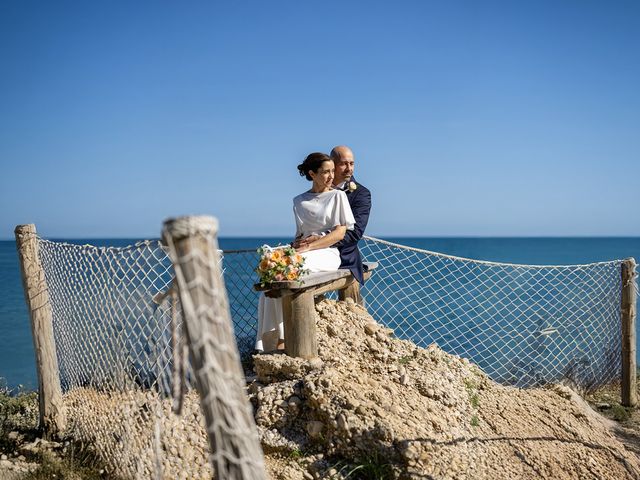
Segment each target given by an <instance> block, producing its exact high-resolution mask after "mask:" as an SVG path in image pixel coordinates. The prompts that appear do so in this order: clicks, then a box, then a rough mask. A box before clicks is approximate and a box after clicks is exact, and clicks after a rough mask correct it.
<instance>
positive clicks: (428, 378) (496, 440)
mask: <svg viewBox="0 0 640 480" xmlns="http://www.w3.org/2000/svg"><path fill="white" fill-rule="evenodd" d="M316 311H317V314H318V316H317V326H318V335H319V338H318V341H319V358H318V359H316V360H313V361H304V360H301V359H296V358H290V357H287V356H285V355H257V356H255V357H254V360H255V372H256V378H255V380H254V381H253V382H252V383H251V384H250V386H249V393H250V397H251V401H252V402H253V405H254V407H255V418H256V423H257V425H258V428H259V430H260V433H261V439H262V444H263V448H264V450H265V454H266V457H267V465H268V468H269V471H270V474H271V476H272V477H273V478H282V479H285V478H287V479H288V478H314V477H315V478H326V477H330V476H334V477H335V478H340V476H346V473H347V472H349V471H351V470H353V468H355V467H356V466H358V465H360V467H361V468H378V469H381V470H380V471H384V472H385V473H384V474H385V475H386V476H387V477H388V478H394V477H396V478H443V479H444V478H469V479H472V478H473V479H492V480H494V479H513V478H524V479H526V478H531V479H540V478H548V479H560V478H575V479H583V478H593V479H616V480H619V479H624V478H629V479H632V478H640V463H639V462H638V459H637V457H635V455H634V454H632V453H630V452H628V451H627V450H626V449H625V447H624V446H623V445H622V444H621V443H619V442H618V441H617V440H616V439H615V438H614V437H613V436H612V434H611V433H610V432H609V430H608V428H607V425H606V424H605V423H604V420H603V419H602V418H601V417H600V416H599V415H597V414H595V412H593V411H592V410H590V408H589V407H588V406H587V405H586V404H585V403H584V402H582V401H580V400H579V399H577V398H575V396H574V395H573V394H572V392H571V390H569V389H568V388H567V387H563V386H553V387H549V388H544V389H530V390H521V389H517V388H513V387H506V386H502V385H498V384H496V383H494V382H493V381H491V379H489V378H488V377H487V376H486V375H485V374H484V373H483V372H482V371H481V370H480V369H479V368H478V367H477V366H475V365H474V364H472V363H470V362H469V361H468V360H466V359H464V358H459V357H456V356H454V355H449V354H447V353H445V352H443V351H442V350H440V349H439V348H438V347H437V346H436V345H431V346H430V347H429V348H419V347H417V346H416V345H415V344H413V343H411V342H409V341H404V340H399V339H397V338H395V337H394V336H393V332H392V331H391V330H389V329H387V328H384V327H382V326H380V325H378V324H377V323H376V322H375V321H374V319H373V318H372V317H371V316H370V315H369V314H368V313H367V312H366V311H365V310H364V309H362V308H361V307H359V306H357V305H355V304H354V303H352V302H334V301H331V300H323V301H321V302H319V303H318V304H317V305H316ZM292 458H293V459H296V460H295V461H291V459H292ZM277 459H280V460H277ZM282 459H287V461H283V460H282Z"/></svg>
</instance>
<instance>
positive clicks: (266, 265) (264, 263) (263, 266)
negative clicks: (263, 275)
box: [258, 258, 269, 272]
mask: <svg viewBox="0 0 640 480" xmlns="http://www.w3.org/2000/svg"><path fill="white" fill-rule="evenodd" d="M258 268H259V269H260V270H261V271H263V272H265V271H266V270H267V269H268V268H269V259H267V258H263V259H262V261H261V262H260V266H258Z"/></svg>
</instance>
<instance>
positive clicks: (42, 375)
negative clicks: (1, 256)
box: [14, 224, 66, 438]
mask: <svg viewBox="0 0 640 480" xmlns="http://www.w3.org/2000/svg"><path fill="white" fill-rule="evenodd" d="M14 233H15V236H16V247H17V248H18V258H19V261H20V271H21V273H22V287H23V289H24V296H25V300H26V302H27V309H28V310H29V317H30V319H31V334H32V336H33V347H34V350H35V354H36V369H37V373H38V398H39V406H40V425H39V428H40V429H41V430H42V431H43V434H44V436H45V437H46V438H54V437H57V436H60V435H61V434H62V433H63V432H64V429H65V423H66V418H65V411H64V405H63V402H62V389H61V388H60V375H59V370H58V357H57V356H56V346H55V339H54V337H53V313H52V310H51V303H50V302H49V290H48V288H47V282H46V279H45V276H44V270H43V268H42V265H41V263H40V256H39V254H38V238H37V236H36V226H35V225H33V224H29V225H18V226H17V227H16V229H15V232H14Z"/></svg>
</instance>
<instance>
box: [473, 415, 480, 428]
mask: <svg viewBox="0 0 640 480" xmlns="http://www.w3.org/2000/svg"><path fill="white" fill-rule="evenodd" d="M471 426H472V427H478V426H480V419H479V418H478V416H477V415H473V416H472V417H471Z"/></svg>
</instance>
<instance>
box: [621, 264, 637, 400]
mask: <svg viewBox="0 0 640 480" xmlns="http://www.w3.org/2000/svg"><path fill="white" fill-rule="evenodd" d="M621 273H622V304H621V308H620V318H621V320H622V388H621V390H622V391H621V397H622V405H624V406H625V407H635V406H636V405H637V403H638V394H637V390H636V313H637V310H636V279H635V278H636V261H635V260H634V259H633V258H627V259H626V260H624V261H623V262H622V268H621Z"/></svg>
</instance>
